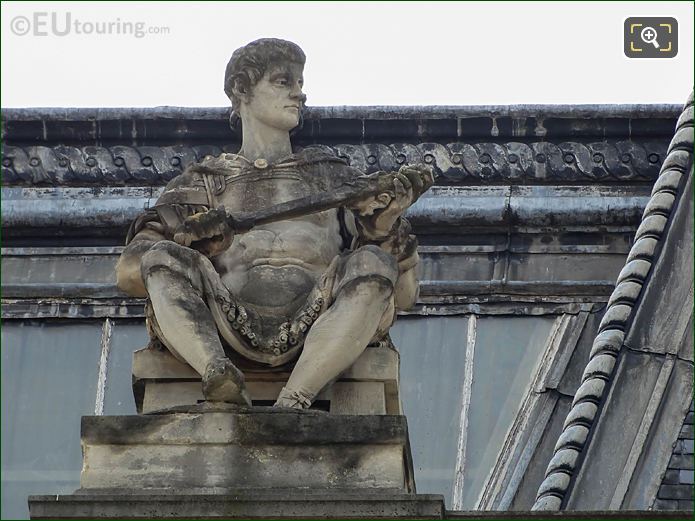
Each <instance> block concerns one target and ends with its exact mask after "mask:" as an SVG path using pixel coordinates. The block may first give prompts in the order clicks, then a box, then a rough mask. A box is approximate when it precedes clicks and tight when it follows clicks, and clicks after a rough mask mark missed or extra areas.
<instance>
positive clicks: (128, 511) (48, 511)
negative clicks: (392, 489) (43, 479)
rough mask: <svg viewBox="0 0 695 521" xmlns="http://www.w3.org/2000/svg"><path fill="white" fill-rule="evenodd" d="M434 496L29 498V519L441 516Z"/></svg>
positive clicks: (298, 493) (261, 493)
mask: <svg viewBox="0 0 695 521" xmlns="http://www.w3.org/2000/svg"><path fill="white" fill-rule="evenodd" d="M444 512H445V510H444V497H443V496H441V495H434V494H397V493H396V494H394V493H376V492H355V491H347V492H326V493H316V492H309V491H302V490H293V491H274V490H253V491H239V492H237V493H234V494H209V495H204V494H177V493H175V492H172V493H170V494H162V495H147V494H141V493H136V492H135V491H133V493H132V494H130V493H127V492H126V491H124V492H121V493H120V494H113V495H112V494H84V493H83V494H74V495H65V496H60V495H52V496H29V513H30V517H31V519H142V518H146V519H183V518H185V519H268V518H269V519H312V518H313V519H362V518H368V519H443V518H444Z"/></svg>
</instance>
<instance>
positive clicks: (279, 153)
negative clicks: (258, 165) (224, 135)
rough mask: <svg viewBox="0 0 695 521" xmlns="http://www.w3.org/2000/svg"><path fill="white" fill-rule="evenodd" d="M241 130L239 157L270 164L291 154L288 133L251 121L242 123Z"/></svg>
mask: <svg viewBox="0 0 695 521" xmlns="http://www.w3.org/2000/svg"><path fill="white" fill-rule="evenodd" d="M241 128H242V138H241V149H240V150H239V155H241V156H243V157H245V158H246V159H248V160H250V161H255V160H256V159H265V160H266V161H268V162H269V163H271V164H272V163H275V162H276V161H278V160H280V159H283V158H285V157H287V156H289V155H290V154H292V145H291V143H290V133H289V132H288V131H286V130H280V129H277V128H273V127H269V126H267V125H264V124H263V123H261V122H259V121H257V120H253V119H251V120H250V121H243V122H242V126H241Z"/></svg>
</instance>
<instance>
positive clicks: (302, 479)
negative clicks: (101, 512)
mask: <svg viewBox="0 0 695 521" xmlns="http://www.w3.org/2000/svg"><path fill="white" fill-rule="evenodd" d="M225 408H227V409H230V408H233V406H231V405H228V406H224V407H223V404H221V405H219V406H210V405H206V404H202V405H201V406H198V407H193V408H191V409H190V410H193V411H207V412H197V413H196V412H188V413H167V414H161V415H144V416H102V417H89V416H87V417H83V420H82V448H83V458H84V461H83V470H82V475H81V486H82V489H83V490H95V489H101V490H112V489H133V488H139V489H143V490H147V489H149V490H151V491H156V490H160V491H161V490H172V489H178V490H184V489H185V490H189V491H196V492H199V493H202V492H208V493H211V492H213V491H221V490H229V489H239V488H243V489H247V488H248V489H251V488H274V487H279V488H286V487H293V486H296V487H302V488H309V489H317V490H322V489H337V488H341V489H344V488H354V489H365V490H375V489H390V490H393V491H401V492H412V491H413V490H414V485H413V479H412V468H411V463H410V461H411V460H410V452H409V450H410V449H409V446H408V434H407V425H406V421H405V417H403V416H337V415H330V414H325V413H313V412H306V413H293V412H279V411H277V410H274V409H272V408H256V409H251V410H249V411H243V412H242V411H238V412H232V410H231V409H230V410H225Z"/></svg>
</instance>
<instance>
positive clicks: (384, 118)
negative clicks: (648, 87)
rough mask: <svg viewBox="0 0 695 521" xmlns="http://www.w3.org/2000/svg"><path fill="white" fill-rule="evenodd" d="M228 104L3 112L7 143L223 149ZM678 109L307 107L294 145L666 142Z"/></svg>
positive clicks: (229, 134)
mask: <svg viewBox="0 0 695 521" xmlns="http://www.w3.org/2000/svg"><path fill="white" fill-rule="evenodd" d="M229 111H230V109H229V108H228V107H210V108H186V107H154V108H27V109H4V110H3V111H2V138H3V139H4V140H5V141H6V142H7V143H9V144H13V145H28V144H38V143H61V144H71V145H82V146H84V145H90V144H94V145H107V144H128V145H131V146H138V145H147V144H193V143H208V144H223V143H230V142H235V141H237V140H238V138H237V137H235V135H234V134H233V133H232V132H231V131H230V129H229V124H228V117H229ZM679 113H680V107H678V106H677V105H472V106H437V107H432V106H424V107H412V106H408V107H397V106H386V107H379V106H375V107H309V108H307V109H306V111H305V114H304V119H305V121H304V126H303V127H302V129H301V130H299V131H298V132H296V135H295V142H296V144H298V145H307V144H325V145H332V144H337V143H347V144H363V143H393V142H394V141H397V142H407V143H420V142H423V141H434V142H438V143H447V142H456V141H470V140H486V141H487V140H493V141H495V140H500V141H505V140H506V141H509V140H510V139H511V138H513V139H514V140H518V141H522V142H525V141H528V140H538V139H539V138H540V139H542V140H565V139H567V140H569V139H571V140H577V141H581V140H596V139H597V138H598V139H605V138H622V139H641V138H665V139H668V138H669V137H670V135H671V133H672V132H673V126H674V124H675V121H676V118H677V117H678V114H679Z"/></svg>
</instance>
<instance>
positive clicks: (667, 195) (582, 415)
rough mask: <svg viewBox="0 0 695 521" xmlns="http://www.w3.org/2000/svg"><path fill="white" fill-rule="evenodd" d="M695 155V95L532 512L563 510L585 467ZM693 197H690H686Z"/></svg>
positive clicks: (686, 109)
mask: <svg viewBox="0 0 695 521" xmlns="http://www.w3.org/2000/svg"><path fill="white" fill-rule="evenodd" d="M692 150H693V93H692V92H691V93H690V97H689V98H688V101H687V102H686V104H685V107H684V108H683V112H682V113H681V116H680V117H679V118H678V122H677V124H676V132H675V135H674V136H673V139H672V140H671V144H670V145H669V148H668V153H667V156H666V159H665V161H664V163H663V165H662V167H661V173H660V174H659V177H658V179H657V181H656V183H655V185H654V188H653V189H652V195H651V198H650V200H649V202H648V203H647V207H646V208H645V210H644V214H643V216H642V222H641V224H640V226H639V228H638V229H637V233H636V234H635V239H634V243H633V246H632V248H631V249H630V253H629V254H628V257H627V260H626V262H625V267H624V268H623V269H622V271H621V272H620V274H619V275H618V279H617V282H616V286H615V289H614V290H613V293H612V294H611V296H610V298H609V300H608V304H607V308H606V313H605V315H604V316H603V319H602V320H601V323H600V325H599V328H598V334H597V336H596V338H595V340H594V343H593V346H592V349H591V353H590V355H589V362H588V363H587V365H586V367H585V368H584V373H583V375H582V380H581V385H580V387H579V389H577V393H576V394H575V396H574V400H573V401H572V407H571V408H570V411H569V413H568V414H567V418H566V419H565V422H564V425H563V428H562V432H561V434H560V436H559V438H558V440H557V443H556V445H555V448H554V451H553V456H552V458H551V460H550V463H549V464H548V467H547V469H546V473H545V479H544V480H543V482H542V483H541V485H540V487H539V488H538V494H537V497H536V502H535V504H534V505H533V510H551V511H556V510H561V509H562V508H563V506H564V504H565V503H566V499H567V497H568V493H569V492H570V486H571V483H572V478H573V477H574V476H576V474H577V472H578V471H579V468H580V466H581V463H582V458H581V455H582V452H583V451H584V450H585V449H586V446H587V442H588V440H589V439H590V434H591V430H592V428H593V427H594V426H595V425H596V422H597V420H598V416H599V411H600V408H599V407H600V405H601V403H602V401H603V400H604V398H605V397H606V395H607V393H608V388H609V386H610V383H611V380H612V378H613V372H614V368H615V365H616V360H617V357H618V354H619V353H620V351H621V349H622V346H623V342H624V339H625V336H626V332H627V329H628V328H629V324H630V319H631V317H632V315H633V312H634V307H635V303H636V302H637V301H638V299H639V297H640V293H641V291H642V288H643V286H644V284H645V283H646V281H647V277H648V276H649V272H650V270H651V267H652V265H653V264H654V262H655V261H656V256H657V251H658V247H659V243H660V242H661V241H662V240H663V239H664V238H665V236H666V234H667V233H668V223H669V217H670V216H671V214H672V213H673V209H674V207H675V203H676V201H677V200H678V191H679V188H680V187H681V186H682V181H683V179H684V178H685V177H686V176H688V175H689V169H690V168H691V165H692ZM684 196H685V197H690V194H684Z"/></svg>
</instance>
